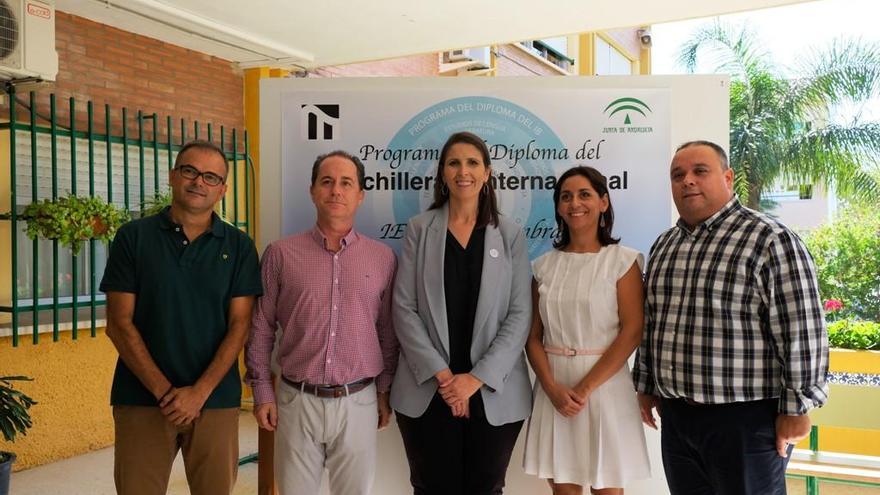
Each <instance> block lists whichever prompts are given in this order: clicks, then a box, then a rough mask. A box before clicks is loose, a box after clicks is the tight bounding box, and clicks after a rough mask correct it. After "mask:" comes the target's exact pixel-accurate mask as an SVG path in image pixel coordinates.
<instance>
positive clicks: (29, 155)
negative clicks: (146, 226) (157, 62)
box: [0, 88, 255, 346]
mask: <svg viewBox="0 0 880 495" xmlns="http://www.w3.org/2000/svg"><path fill="white" fill-rule="evenodd" d="M37 106H38V104H37V95H36V94H35V93H33V92H32V93H30V94H29V99H28V100H24V99H22V98H21V97H20V96H17V95H16V94H15V92H14V88H12V89H11V90H10V93H9V108H8V110H9V114H8V122H6V123H0V134H7V135H8V142H9V156H8V166H9V171H10V176H9V177H10V201H9V204H10V211H9V213H8V215H5V220H6V221H9V222H11V227H12V228H10V229H9V231H10V239H8V245H9V255H8V258H7V256H6V255H4V256H0V260H2V261H3V262H7V261H6V260H7V259H8V260H9V262H10V263H11V266H10V270H9V273H10V274H11V287H10V291H9V294H10V296H9V297H8V298H7V300H3V301H0V314H2V313H7V314H11V335H12V339H11V340H12V345H13V346H17V345H18V344H19V338H20V336H21V332H20V327H21V326H22V322H23V321H24V320H30V326H31V327H32V332H31V333H32V342H33V343H34V344H37V343H39V341H40V331H39V327H40V326H41V324H45V325H48V321H49V320H51V326H52V339H53V341H57V340H58V339H59V336H60V332H61V327H62V326H67V325H69V326H70V328H71V332H72V338H73V339H76V338H77V337H78V335H79V327H80V323H83V325H85V324H87V321H86V320H90V322H88V328H89V330H90V335H91V336H92V337H94V336H95V335H96V333H97V328H98V327H99V324H98V322H99V318H100V316H101V314H102V313H103V306H104V304H105V301H104V296H103V294H101V293H100V292H99V291H98V285H99V283H100V274H101V273H103V268H104V262H105V259H106V251H107V250H106V247H105V246H104V245H103V243H101V242H96V241H95V240H91V241H87V242H86V244H85V246H84V249H83V250H81V251H80V252H79V255H73V254H72V253H71V252H70V250H69V249H66V248H64V247H62V246H59V244H58V241H57V240H53V241H47V240H40V239H37V240H30V239H28V238H27V237H26V236H25V235H24V221H23V220H22V219H21V218H20V216H21V212H22V210H23V209H24V208H25V207H26V206H27V205H28V204H29V203H31V202H34V201H37V200H41V199H46V198H52V199H57V198H59V197H60V196H63V195H65V194H77V195H80V196H83V195H85V194H88V196H91V197H102V198H104V199H105V200H106V201H107V202H108V203H112V204H114V205H116V206H119V207H123V208H125V209H126V210H128V211H129V212H130V213H131V216H132V218H138V217H139V216H141V212H142V211H144V209H145V208H146V207H147V206H149V204H150V203H151V201H152V200H153V199H154V198H155V197H157V196H158V195H160V194H163V193H166V192H167V184H168V172H169V170H170V169H171V168H172V166H173V163H174V157H175V156H176V154H177V152H178V151H179V150H180V147H181V146H182V145H183V143H185V142H187V141H188V140H190V139H207V140H209V141H213V142H216V143H217V144H219V145H220V147H221V148H222V149H223V150H224V151H225V153H226V157H227V160H228V161H229V178H228V182H227V183H228V184H229V188H228V190H227V194H226V196H225V197H224V198H223V200H222V203H221V205H220V212H219V213H221V215H222V216H223V217H224V218H225V219H226V220H227V221H228V222H230V223H231V224H233V225H235V226H237V227H239V228H240V229H242V230H243V231H245V232H247V233H248V234H251V235H252V226H253V216H252V215H253V211H254V209H253V207H252V202H253V200H254V194H253V189H252V187H253V185H254V184H255V177H254V168H253V164H252V162H251V160H250V157H249V155H248V151H247V150H248V135H247V132H246V131H244V132H240V131H239V130H237V129H231V130H227V129H225V128H224V127H223V126H220V129H219V133H217V132H215V128H214V126H212V125H211V124H210V123H209V124H207V125H206V126H202V125H201V124H200V123H199V122H198V121H194V122H192V123H191V124H190V123H188V122H186V120H185V119H179V120H178V119H174V118H172V117H171V116H167V117H165V118H164V119H160V117H159V115H158V114H155V113H150V114H147V113H144V112H142V111H137V112H136V114H135V116H133V118H132V116H130V113H129V111H128V109H127V108H121V110H119V111H116V112H114V109H112V108H111V107H110V105H104V106H103V110H104V119H103V122H98V123H97V124H103V127H104V130H105V132H104V133H97V132H95V127H96V122H95V118H94V105H93V103H92V102H91V101H89V102H87V104H86V108H85V119H84V122H85V129H84V130H81V129H79V128H78V127H77V124H78V123H79V124H80V126H81V127H82V123H83V118H82V117H83V114H82V110H78V108H77V102H76V101H75V99H74V98H70V99H69V100H68V107H67V110H68V112H67V116H68V118H67V119H65V120H66V121H65V122H60V121H59V118H58V113H59V112H58V102H57V101H56V97H55V95H54V94H53V95H49V115H41V114H39V113H38V111H37ZM20 107H21V108H24V109H26V111H27V112H26V113H25V112H23V111H21V110H19V108H20ZM114 114H115V115H116V116H117V118H118V120H116V121H114V120H113V115H114ZM40 123H42V125H39V124H40ZM161 123H164V125H160V124H161ZM130 128H134V129H136V136H130V135H129V129H130ZM112 129H119V131H120V132H119V134H121V135H112V134H113V131H112ZM203 129H204V131H205V132H203ZM218 134H219V135H218ZM4 158H7V157H0V163H2V161H5V160H4ZM6 242H7V240H6V239H0V245H5V243H6ZM4 251H5V247H4ZM4 271H5V270H4ZM81 275H82V276H81ZM80 313H84V314H80ZM24 326H27V322H26V321H25V325H24Z"/></svg>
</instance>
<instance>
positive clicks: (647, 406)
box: [638, 394, 660, 430]
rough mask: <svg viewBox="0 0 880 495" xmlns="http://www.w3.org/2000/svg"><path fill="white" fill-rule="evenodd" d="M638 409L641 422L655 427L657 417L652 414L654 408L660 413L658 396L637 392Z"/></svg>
mask: <svg viewBox="0 0 880 495" xmlns="http://www.w3.org/2000/svg"><path fill="white" fill-rule="evenodd" d="M638 398H639V410H640V411H641V413H642V423H645V424H646V425H648V426H650V427H651V428H654V429H655V430H656V429H657V418H656V417H655V416H654V409H656V410H657V414H658V415H659V414H660V398H658V397H657V396H656V395H647V394H639V397H638Z"/></svg>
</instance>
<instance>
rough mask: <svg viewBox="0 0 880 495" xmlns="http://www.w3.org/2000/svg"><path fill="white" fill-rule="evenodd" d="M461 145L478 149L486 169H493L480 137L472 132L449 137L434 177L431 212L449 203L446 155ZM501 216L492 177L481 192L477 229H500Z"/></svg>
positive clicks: (487, 151) (484, 143)
mask: <svg viewBox="0 0 880 495" xmlns="http://www.w3.org/2000/svg"><path fill="white" fill-rule="evenodd" d="M459 143H463V144H470V145H471V146H473V147H475V148H477V149H478V150H479V151H480V155H482V156H483V165H485V166H486V168H489V167H491V160H490V159H489V148H488V147H487V146H486V142H485V141H483V140H482V138H480V136H477V135H476V134H474V133H472V132H456V133H455V134H453V135H451V136H449V139H447V140H446V144H444V145H443V148H442V149H441V150H440V162H439V163H438V164H437V175H436V177H434V202H433V203H431V206H429V207H428V209H429V210H434V209H437V208H442V207H443V205H445V204H446V203H447V202H448V201H449V188H448V187H445V188H444V187H443V186H445V184H444V183H443V167H444V166H446V155H447V154H448V153H449V149H450V148H452V146H453V145H455V144H459ZM499 215H500V213H499V212H498V200H497V199H496V197H495V187H494V185H493V180H492V178H491V177H490V178H489V180H488V181H486V186H485V188H484V189H483V190H482V191H481V192H480V201H479V204H478V206H477V224H476V227H477V228H479V227H485V226H486V225H489V224H491V225H492V226H493V227H498V218H499Z"/></svg>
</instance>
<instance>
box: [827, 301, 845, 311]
mask: <svg viewBox="0 0 880 495" xmlns="http://www.w3.org/2000/svg"><path fill="white" fill-rule="evenodd" d="M841 309H843V303H842V302H840V301H839V300H837V299H829V300H827V301H825V311H826V312H828V313H832V312H834V311H840V310H841Z"/></svg>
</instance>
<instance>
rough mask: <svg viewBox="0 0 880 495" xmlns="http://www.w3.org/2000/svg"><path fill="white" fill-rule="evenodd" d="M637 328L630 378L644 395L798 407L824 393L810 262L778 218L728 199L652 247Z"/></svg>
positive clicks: (797, 411) (822, 343)
mask: <svg viewBox="0 0 880 495" xmlns="http://www.w3.org/2000/svg"><path fill="white" fill-rule="evenodd" d="M646 288H647V299H646V304H647V307H646V313H645V320H646V326H645V334H644V338H643V340H642V344H641V346H640V347H639V349H638V352H637V354H636V364H635V367H634V369H633V380H634V382H635V385H636V389H637V390H638V391H639V392H641V393H645V394H652V395H659V396H662V397H667V398H686V399H691V400H694V401H696V402H701V403H709V404H714V403H729V402H740V401H751V400H760V399H768V398H779V412H780V413H782V414H790V415H801V414H804V413H806V412H807V411H809V410H810V409H812V408H814V407H819V406H821V405H822V404H824V403H825V401H826V400H827V397H828V385H827V384H826V381H825V380H826V375H827V372H828V336H827V333H826V329H825V321H824V317H823V313H822V305H821V301H820V299H819V293H818V283H817V281H816V274H815V268H814V266H813V260H812V258H811V256H810V254H809V252H807V249H806V248H805V247H804V245H803V243H802V242H801V240H800V239H799V238H798V237H797V235H795V234H794V233H793V232H792V231H790V230H789V229H788V228H787V227H785V226H784V225H782V224H781V223H779V222H778V221H776V220H774V219H772V218H770V217H768V216H766V215H763V214H760V213H757V212H755V211H752V210H750V209H748V208H745V207H743V206H742V205H740V203H739V201H738V200H737V199H736V198H733V199H731V200H730V202H728V203H727V204H726V205H725V206H724V207H723V208H722V209H721V210H720V211H719V212H717V213H716V214H715V215H713V216H712V217H710V218H709V219H707V220H706V221H705V222H703V223H702V224H700V225H698V226H697V227H696V228H694V229H693V230H690V229H688V228H687V226H686V225H685V224H684V222H682V221H681V220H679V222H678V224H677V225H676V226H675V227H673V228H672V229H670V230H668V231H666V232H664V233H663V234H661V235H660V237H659V238H658V239H657V240H656V241H655V242H654V245H653V246H652V247H651V254H650V260H649V262H648V267H647V273H646Z"/></svg>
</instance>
